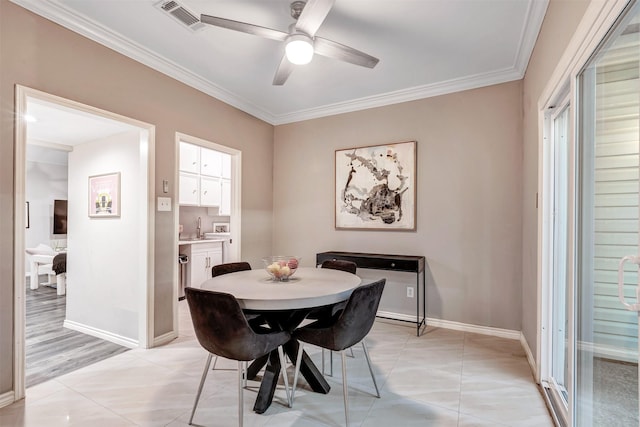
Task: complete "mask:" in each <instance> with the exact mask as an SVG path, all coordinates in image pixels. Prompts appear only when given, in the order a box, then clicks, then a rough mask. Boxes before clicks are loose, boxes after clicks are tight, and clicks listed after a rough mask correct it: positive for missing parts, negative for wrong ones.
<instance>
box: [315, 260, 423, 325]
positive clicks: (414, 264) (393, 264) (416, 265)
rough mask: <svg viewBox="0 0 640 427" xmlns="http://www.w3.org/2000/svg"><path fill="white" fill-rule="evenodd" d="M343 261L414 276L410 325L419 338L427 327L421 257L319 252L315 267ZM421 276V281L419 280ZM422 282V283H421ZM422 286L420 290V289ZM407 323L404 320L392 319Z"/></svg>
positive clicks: (360, 266)
mask: <svg viewBox="0 0 640 427" xmlns="http://www.w3.org/2000/svg"><path fill="white" fill-rule="evenodd" d="M337 259H338V260H344V261H352V262H355V263H356V265H357V266H358V267H359V268H370V269H374V270H389V271H405V272H409V273H415V274H416V292H417V295H416V320H415V322H413V321H411V322H412V323H415V324H416V334H417V335H418V336H420V333H421V331H422V329H423V328H424V327H426V326H427V321H426V315H425V312H426V297H425V294H426V286H425V274H424V265H425V258H424V257H423V256H415V255H384V254H368V253H360V252H335V251H331V252H321V253H318V254H316V265H320V264H322V263H323V262H324V261H326V260H337ZM420 276H422V281H421V280H420ZM421 282H422V283H421ZM420 284H422V290H421V289H420ZM420 302H422V312H421V310H420ZM379 317H384V318H391V317H387V316H379ZM394 320H401V321H405V322H406V321H407V320H404V319H394Z"/></svg>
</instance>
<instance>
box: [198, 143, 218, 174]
mask: <svg viewBox="0 0 640 427" xmlns="http://www.w3.org/2000/svg"><path fill="white" fill-rule="evenodd" d="M222 156H223V153H220V152H219V151H214V150H209V149H207V148H201V149H200V173H201V174H202V175H207V176H215V177H220V176H221V175H222Z"/></svg>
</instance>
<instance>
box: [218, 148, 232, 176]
mask: <svg viewBox="0 0 640 427" xmlns="http://www.w3.org/2000/svg"><path fill="white" fill-rule="evenodd" d="M220 156H221V157H222V172H221V174H220V176H221V177H222V178H227V179H231V155H229V154H226V153H220Z"/></svg>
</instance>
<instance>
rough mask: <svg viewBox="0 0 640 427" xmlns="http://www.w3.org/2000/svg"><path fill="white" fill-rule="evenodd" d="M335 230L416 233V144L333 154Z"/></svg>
mask: <svg viewBox="0 0 640 427" xmlns="http://www.w3.org/2000/svg"><path fill="white" fill-rule="evenodd" d="M335 156H336V157H335V228H336V229H344V230H395V231H412V230H415V229H416V194H417V193H416V141H409V142H399V143H393V144H385V145H373V146H367V147H356V148H347V149H340V150H336V153H335Z"/></svg>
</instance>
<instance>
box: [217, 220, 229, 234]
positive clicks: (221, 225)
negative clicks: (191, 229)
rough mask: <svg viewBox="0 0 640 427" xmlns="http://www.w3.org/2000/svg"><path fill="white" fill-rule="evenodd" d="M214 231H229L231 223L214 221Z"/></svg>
mask: <svg viewBox="0 0 640 427" xmlns="http://www.w3.org/2000/svg"><path fill="white" fill-rule="evenodd" d="M213 232H214V233H228V232H229V223H228V222H214V223H213Z"/></svg>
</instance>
